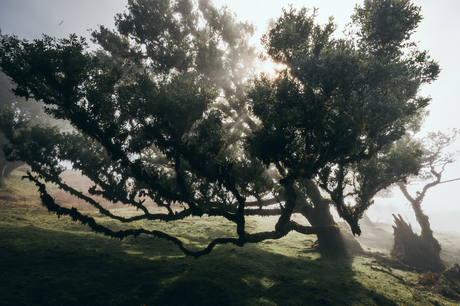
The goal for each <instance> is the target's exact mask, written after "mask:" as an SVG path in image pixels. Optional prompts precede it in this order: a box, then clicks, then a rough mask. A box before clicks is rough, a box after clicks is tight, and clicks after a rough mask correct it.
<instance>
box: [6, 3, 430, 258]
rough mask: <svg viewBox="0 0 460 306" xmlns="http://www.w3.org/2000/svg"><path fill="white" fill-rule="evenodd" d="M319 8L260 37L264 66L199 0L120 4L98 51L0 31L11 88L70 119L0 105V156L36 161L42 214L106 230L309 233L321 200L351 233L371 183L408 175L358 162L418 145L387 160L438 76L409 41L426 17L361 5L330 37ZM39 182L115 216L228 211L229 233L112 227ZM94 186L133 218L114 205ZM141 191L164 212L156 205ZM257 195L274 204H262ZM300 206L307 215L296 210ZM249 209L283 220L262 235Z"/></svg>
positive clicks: (407, 6) (409, 7)
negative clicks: (86, 182) (82, 185)
mask: <svg viewBox="0 0 460 306" xmlns="http://www.w3.org/2000/svg"><path fill="white" fill-rule="evenodd" d="M315 16H316V11H313V12H311V11H309V10H308V9H305V8H304V9H301V10H298V11H297V10H295V9H293V8H288V9H286V10H284V11H283V12H282V16H281V17H280V18H278V20H277V21H276V22H275V25H274V27H273V28H272V29H271V30H270V31H269V32H268V33H267V34H266V35H265V36H264V38H263V46H264V48H265V52H266V55H267V56H268V57H269V58H271V60H273V61H275V62H278V63H281V64H283V65H284V67H285V68H284V69H283V70H282V71H279V73H278V74H276V75H275V76H271V75H264V74H262V75H260V76H254V75H253V73H254V70H253V63H254V61H255V59H256V57H257V52H256V49H255V47H254V46H251V45H249V43H248V41H249V38H250V37H251V35H252V34H253V32H254V27H253V25H251V24H249V23H243V22H239V21H237V19H236V17H235V15H233V14H232V13H231V12H229V11H228V10H227V9H226V8H222V9H216V8H215V7H213V5H212V3H211V2H210V1H207V0H200V1H198V4H197V5H195V4H194V3H193V2H192V1H189V0H177V1H164V0H129V1H128V6H127V11H126V12H124V13H122V14H118V15H117V16H116V18H115V25H116V29H115V30H110V29H108V28H106V27H104V26H101V27H100V28H99V29H98V30H96V31H94V32H93V33H92V40H93V41H94V42H95V43H97V44H99V46H100V49H98V50H97V51H94V52H93V51H90V50H88V46H87V44H86V42H85V39H83V38H78V37H76V36H74V35H71V36H70V37H69V38H67V39H56V38H51V37H48V36H44V37H43V39H41V40H34V41H32V42H28V41H23V40H19V39H18V38H16V37H9V38H8V39H3V40H2V48H1V49H0V67H1V69H2V71H3V72H4V73H5V74H6V75H8V76H9V77H10V78H11V79H12V80H13V82H14V83H15V84H16V88H15V89H14V90H13V92H14V93H15V94H16V95H18V96H21V97H24V98H26V99H35V100H37V101H43V103H44V104H45V110H46V112H47V113H48V114H50V115H51V116H52V117H53V118H56V119H64V120H68V121H69V122H70V123H71V125H72V126H73V128H74V131H73V132H60V131H59V130H58V129H56V128H55V127H51V126H48V127H42V126H37V125H32V124H31V123H30V122H29V121H28V120H26V119H25V118H23V117H21V116H18V115H17V114H14V112H11V111H10V112H9V111H5V110H3V111H2V113H1V117H0V119H1V124H0V130H1V131H2V132H3V133H4V134H5V135H6V137H7V138H8V140H9V143H10V144H9V145H7V146H5V148H4V152H5V155H6V156H7V158H8V159H9V160H20V161H23V162H26V163H28V164H29V165H30V166H31V170H32V172H30V173H29V174H28V178H29V179H30V180H32V181H34V182H35V183H36V184H37V186H39V189H40V192H41V197H42V202H43V204H44V205H45V206H46V207H47V208H48V209H49V210H50V211H53V212H56V213H57V214H58V215H62V214H65V215H70V216H71V217H72V218H74V219H75V220H79V221H81V222H82V223H84V224H89V226H91V228H92V229H93V230H95V231H99V232H103V233H105V234H107V235H110V236H112V237H115V238H120V239H123V238H124V237H127V236H131V235H134V236H136V235H139V234H148V235H153V236H156V237H161V238H165V239H168V240H170V241H173V242H174V243H176V244H177V245H178V246H179V247H180V248H181V250H182V251H183V252H184V253H186V254H189V255H193V256H195V257H198V256H201V255H204V254H207V253H209V252H210V251H211V250H212V249H213V247H214V246H215V245H217V244H220V243H234V244H236V245H238V246H242V245H244V244H246V243H251V242H259V241H262V240H265V239H277V238H281V237H284V236H285V235H287V234H288V233H289V232H290V231H293V230H295V231H298V232H300V233H304V234H318V233H319V231H320V230H321V225H331V224H321V223H318V224H316V225H315V224H314V223H315V220H317V219H319V218H320V217H321V214H323V216H324V211H325V210H324V208H327V212H328V211H329V210H328V208H329V205H330V204H331V203H332V204H333V205H334V206H335V207H336V209H337V211H338V212H339V215H340V216H341V217H342V218H343V219H345V220H346V221H347V222H348V223H349V224H350V226H351V228H352V231H353V233H355V234H359V233H360V228H359V225H358V220H359V218H360V217H361V216H362V213H363V212H364V211H365V210H366V209H367V208H368V207H369V205H371V203H372V201H371V199H372V197H373V196H374V195H375V193H376V192H377V191H378V190H380V189H382V188H386V187H387V186H389V185H391V184H393V183H394V182H396V181H398V180H401V179H403V178H404V177H405V176H407V175H409V174H411V173H416V172H417V171H418V169H417V168H416V167H411V166H408V167H405V168H404V169H400V170H394V169H393V170H391V169H388V171H386V172H385V174H384V175H381V174H379V175H380V176H378V177H377V176H376V175H375V173H376V172H372V171H367V172H366V171H362V170H361V169H363V167H364V168H366V167H367V169H370V168H371V167H374V168H376V167H377V168H378V167H379V166H380V165H382V163H381V162H380V160H381V159H386V160H399V161H401V160H402V159H401V157H407V158H408V159H414V158H418V157H419V156H420V152H419V150H418V149H417V148H412V149H411V150H409V151H407V152H406V154H405V155H404V156H397V155H395V154H393V153H394V151H392V149H391V147H392V146H393V143H394V141H396V140H398V139H399V138H401V137H402V135H403V134H404V133H405V128H406V126H407V124H408V123H409V121H410V118H412V117H413V116H414V115H416V114H417V112H419V111H420V110H421V109H423V108H425V107H426V106H427V105H428V103H429V100H430V99H429V98H426V97H421V96H420V95H419V88H420V86H422V85H423V84H426V83H430V82H432V81H434V80H435V79H436V77H437V75H438V73H439V66H438V64H437V63H436V62H434V61H432V60H430V59H429V56H428V54H427V53H426V52H425V51H420V50H419V49H418V48H414V44H413V43H411V42H410V35H411V34H412V33H413V31H414V29H415V28H416V27H417V25H418V23H419V22H420V21H421V19H422V17H421V15H420V8H418V7H416V6H414V5H413V4H411V3H410V2H409V1H401V0H374V1H368V0H366V1H364V4H363V6H358V7H357V8H356V10H355V14H354V15H353V16H352V25H353V26H354V30H353V31H352V33H351V34H350V36H349V37H348V38H347V39H336V38H334V37H333V33H334V30H335V29H336V26H335V24H334V23H333V19H332V18H331V19H330V20H329V23H327V24H326V25H323V26H320V25H316V24H315V22H314V20H315ZM62 161H68V162H70V163H71V164H72V167H73V169H75V170H77V171H81V173H82V174H83V175H85V176H87V177H88V178H89V179H90V180H91V181H92V183H93V186H92V187H90V188H89V189H88V192H87V193H84V192H81V191H78V190H76V189H75V188H72V186H70V185H68V184H67V183H65V182H64V181H63V180H62V179H61V177H60V175H61V174H62V172H63V171H64V168H63V166H61V164H60V162H62ZM352 173H356V175H355V179H352V178H351V177H352ZM372 175H374V176H372ZM45 182H51V183H54V184H57V185H58V186H59V188H61V189H63V190H65V191H67V192H69V193H71V194H73V195H76V196H77V197H79V198H81V199H83V200H85V201H87V202H88V203H89V204H91V205H93V206H94V207H96V208H97V209H98V210H99V211H100V212H101V213H102V214H104V215H106V216H109V217H111V218H113V219H116V220H119V221H121V222H134V221H138V220H161V221H167V222H172V221H175V220H179V219H183V218H186V217H188V216H192V215H194V216H203V215H208V216H211V217H214V216H221V217H224V218H226V219H228V220H230V221H232V222H234V223H235V227H236V236H233V237H222V238H216V239H214V240H212V241H211V242H210V243H209V245H208V246H207V247H206V248H205V249H203V250H199V251H192V250H189V249H188V248H186V247H185V246H184V245H183V242H182V241H181V240H180V239H178V238H177V237H173V236H171V235H169V234H168V233H164V232H161V231H157V230H150V229H145V228H138V227H136V228H134V227H133V229H130V230H123V231H117V232H115V231H113V230H111V229H109V228H107V227H105V226H102V225H100V224H97V222H96V221H95V220H94V219H93V218H91V217H89V216H85V215H83V214H81V213H80V212H79V211H78V210H76V209H68V208H65V207H62V206H60V205H59V204H58V203H56V202H55V201H54V199H53V198H52V197H51V196H50V195H49V194H48V192H47V191H46V187H45V184H44V183H45ZM319 188H321V189H323V190H324V191H326V192H327V194H328V195H329V197H330V199H324V198H322V196H321V195H319ZM346 188H352V192H349V193H347V194H346V193H345V190H346ZM347 195H350V196H353V197H354V199H355V201H354V202H355V204H352V203H351V202H347V201H346V198H347ZM98 196H102V197H103V198H105V199H106V200H109V201H110V202H114V203H123V204H126V205H130V206H134V207H136V208H137V209H138V210H139V214H137V215H135V216H132V217H124V216H119V215H115V214H113V213H112V212H111V211H110V207H105V206H103V205H102V204H100V203H99V202H98ZM147 198H150V199H151V200H153V201H154V202H155V203H156V205H158V206H160V207H163V208H165V209H166V210H167V213H157V212H156V211H152V210H151V208H150V207H148V206H147V205H146V204H145V199H147ZM315 199H316V200H318V201H316V200H315ZM267 203H271V204H273V203H276V204H278V207H279V208H278V209H273V210H269V209H264V206H265V205H266V204H267ZM319 203H321V204H319ZM178 204H179V205H180V206H178ZM254 206H258V208H256V209H254ZM300 207H302V208H304V209H305V211H306V212H307V213H306V216H308V217H307V219H308V220H309V221H310V223H311V224H312V226H303V225H300V224H298V223H296V222H294V221H293V220H292V219H291V216H292V214H293V213H294V212H296V211H297V210H298V209H299V208H300ZM319 208H321V209H323V210H322V213H321V214H320V213H319V212H315V213H312V214H310V213H309V212H314V211H315V209H319ZM253 214H260V215H268V214H278V215H279V218H278V221H277V223H276V224H275V226H274V229H273V230H272V231H267V232H259V233H248V231H247V230H246V228H245V218H246V216H247V215H253Z"/></svg>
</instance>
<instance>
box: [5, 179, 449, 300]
mask: <svg viewBox="0 0 460 306" xmlns="http://www.w3.org/2000/svg"><path fill="white" fill-rule="evenodd" d="M20 175H21V173H20V171H16V172H14V173H13V176H12V178H11V180H10V181H9V182H8V188H7V189H6V190H3V191H0V233H1V235H0V305H139V306H140V305H433V304H434V305H436V303H439V304H438V305H456V304H455V302H454V301H450V300H447V299H445V298H443V297H442V296H440V295H439V294H436V293H434V292H431V290H430V289H429V288H426V287H423V286H421V285H419V284H417V275H416V274H414V273H408V272H404V271H395V270H393V273H394V274H395V275H398V276H401V277H403V278H404V279H405V281H406V283H404V284H403V283H401V282H399V281H398V280H397V279H396V278H394V277H392V276H390V275H388V274H385V273H382V272H376V271H374V270H372V269H371V265H372V266H375V263H372V259H371V258H368V257H356V258H354V259H340V260H333V259H323V258H321V256H320V255H319V254H318V253H315V252H309V251H308V248H309V247H310V246H311V244H312V243H313V241H314V237H313V236H303V235H299V234H289V235H288V236H287V237H285V238H283V239H280V240H277V241H265V242H263V243H260V244H250V245H246V246H244V247H242V248H238V247H236V246H233V245H224V246H218V247H216V249H215V250H214V251H213V252H212V253H211V254H210V255H208V256H203V257H200V258H198V259H196V260H195V259H193V258H191V257H186V256H184V255H183V254H182V253H181V252H180V251H179V250H178V248H177V247H176V246H175V245H174V244H172V243H170V242H166V241H164V240H160V239H153V238H150V237H146V236H140V237H138V238H130V239H126V240H124V241H118V240H114V239H110V238H107V237H104V236H102V235H100V234H95V233H93V232H91V231H89V229H88V228H87V227H85V226H82V225H80V224H78V223H75V222H72V221H71V220H70V219H69V218H65V217H64V218H60V219H58V218H57V217H56V216H55V215H52V214H49V213H48V212H47V211H46V210H45V209H44V208H43V207H41V206H40V205H39V200H38V195H37V194H36V193H35V192H34V191H33V186H32V185H31V184H30V183H28V182H25V181H22V182H19V181H18V180H19V177H20ZM120 212H122V210H120ZM100 220H101V222H106V224H112V223H113V221H104V220H103V219H100ZM273 221H274V219H272V218H268V217H265V218H256V217H254V218H251V219H250V220H249V221H248V227H249V229H250V231H255V230H259V229H264V228H268V227H269V226H273ZM112 225H113V226H115V227H122V226H123V225H119V224H116V223H113V224H112ZM138 225H142V226H148V227H151V228H159V229H164V230H167V231H168V232H169V233H171V232H172V233H173V234H174V233H177V234H179V233H180V237H181V238H182V239H184V240H185V241H187V242H188V243H190V245H192V246H194V247H197V248H198V247H201V246H203V245H205V244H206V243H207V242H208V241H209V240H210V239H212V238H213V237H217V236H222V235H228V236H232V235H233V234H234V233H233V232H234V228H233V227H232V226H231V224H230V223H228V222H226V221H224V220H222V219H220V218H206V217H203V218H189V219H187V220H184V221H180V222H175V223H159V224H155V223H146V222H145V223H142V224H138ZM379 268H381V269H384V268H383V267H379Z"/></svg>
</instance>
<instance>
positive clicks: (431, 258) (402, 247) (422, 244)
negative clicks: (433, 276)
mask: <svg viewBox="0 0 460 306" xmlns="http://www.w3.org/2000/svg"><path fill="white" fill-rule="evenodd" d="M393 217H394V222H395V225H396V226H393V230H394V236H395V240H394V245H393V248H392V249H391V257H392V258H393V259H396V260H399V261H401V262H402V263H405V264H407V265H410V266H413V267H417V268H420V269H423V270H427V271H432V272H442V271H444V269H445V265H444V263H443V262H442V260H441V257H440V255H439V253H440V252H441V246H440V245H439V243H438V241H437V240H436V239H435V238H434V237H423V236H419V235H417V234H415V233H414V232H413V230H412V226H411V225H410V224H408V223H406V222H405V221H404V220H403V218H402V217H401V215H398V217H396V216H395V215H393Z"/></svg>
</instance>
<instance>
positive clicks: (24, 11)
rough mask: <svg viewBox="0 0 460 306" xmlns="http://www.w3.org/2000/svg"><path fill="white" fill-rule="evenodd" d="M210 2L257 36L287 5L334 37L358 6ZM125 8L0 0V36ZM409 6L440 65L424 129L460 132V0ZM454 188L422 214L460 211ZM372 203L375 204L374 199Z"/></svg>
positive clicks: (119, 3) (32, 33) (82, 1)
mask: <svg viewBox="0 0 460 306" xmlns="http://www.w3.org/2000/svg"><path fill="white" fill-rule="evenodd" d="M213 2H214V4H216V5H217V6H221V5H227V6H228V7H229V8H230V10H232V11H233V12H235V13H236V14H237V16H238V18H239V19H241V20H248V21H253V22H254V23H255V24H256V26H257V28H258V32H257V33H256V36H258V37H260V36H261V34H262V33H263V32H265V28H266V22H267V20H268V19H270V18H277V17H279V16H280V14H281V8H282V7H283V6H284V7H286V6H287V5H288V4H289V3H292V4H293V6H294V7H297V8H299V7H301V6H307V7H317V8H319V12H318V19H317V21H318V22H320V23H324V22H326V21H327V18H328V17H329V16H331V15H333V16H334V17H335V22H336V23H337V24H338V30H337V33H341V31H342V30H343V28H344V25H345V24H346V23H347V22H349V16H350V15H351V14H352V13H353V9H354V7H355V4H356V3H361V2H358V1H355V0H322V1H320V0H310V1H309V0H304V1H298V0H294V1H292V0H291V1H286V2H285V1H278V0H277V1H274V0H273V1H269V0H265V1H261V0H231V1H230V0H214V1H213ZM126 3H127V1H126V0H78V1H76V0H0V29H1V30H2V33H3V34H14V35H17V36H18V37H19V38H26V39H34V38H40V37H41V35H42V33H45V34H47V35H50V36H55V37H68V35H69V34H70V33H76V34H77V35H80V36H87V37H88V36H89V35H88V31H87V30H88V29H96V28H97V26H98V25H99V24H102V25H105V26H107V27H112V26H113V17H114V15H115V14H116V13H119V12H122V11H123V10H125V7H126ZM413 3H415V4H416V5H419V6H422V15H423V16H424V20H423V21H422V23H421V25H420V27H419V29H418V31H417V34H416V35H415V36H414V40H415V41H417V42H418V41H420V43H418V45H419V47H420V48H422V49H428V50H430V55H431V56H432V58H433V59H435V60H437V61H439V63H440V65H441V68H442V72H441V75H440V77H439V79H438V80H437V81H436V82H435V83H433V84H431V85H426V86H425V87H424V88H422V93H423V94H424V95H430V96H431V97H432V98H433V101H432V103H431V105H430V106H429V110H430V112H431V115H430V117H429V119H428V120H427V122H426V129H427V130H429V131H438V130H441V131H443V130H446V129H448V128H453V127H457V128H460V123H459V120H458V119H457V118H458V116H459V114H460V105H459V101H457V91H458V87H457V86H459V85H458V81H459V80H460V77H459V73H460V62H459V60H458V55H457V53H458V47H459V45H458V44H459V42H460V32H459V31H458V30H459V26H458V20H457V15H458V12H459V11H460V1H452V0H438V1H433V0H414V1H413ZM61 22H62V24H60V23H61ZM59 24H60V25H59ZM256 41H257V40H256ZM458 148H460V145H459V146H458ZM459 176H460V162H457V163H456V164H453V165H451V166H450V167H449V169H448V170H447V171H446V173H445V175H444V177H445V179H452V178H456V177H459ZM457 189H460V181H459V182H454V183H448V184H444V185H441V186H438V187H435V188H434V189H432V190H430V191H429V192H428V194H427V198H426V199H425V201H424V207H425V209H426V211H427V212H429V211H433V210H438V211H439V210H442V211H454V210H456V211H460V201H459V200H458V197H457V194H458V193H457ZM395 194H396V195H399V193H398V191H395ZM391 201H392V203H394V204H395V205H398V204H400V203H407V201H406V200H405V199H403V198H402V197H401V196H398V197H395V198H394V199H392V200H391ZM391 201H390V202H391ZM376 202H379V199H377V201H376ZM386 202H387V201H386Z"/></svg>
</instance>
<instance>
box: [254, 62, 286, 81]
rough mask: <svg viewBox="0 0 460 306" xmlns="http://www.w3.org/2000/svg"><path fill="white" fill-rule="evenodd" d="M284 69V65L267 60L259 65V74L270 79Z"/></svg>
mask: <svg viewBox="0 0 460 306" xmlns="http://www.w3.org/2000/svg"><path fill="white" fill-rule="evenodd" d="M285 68H286V65H283V64H277V63H274V62H273V61H271V60H269V59H266V60H264V61H263V62H262V63H261V69H260V72H262V73H265V74H267V75H269V76H271V77H275V76H276V75H277V74H278V73H279V71H281V70H283V69H285Z"/></svg>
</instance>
